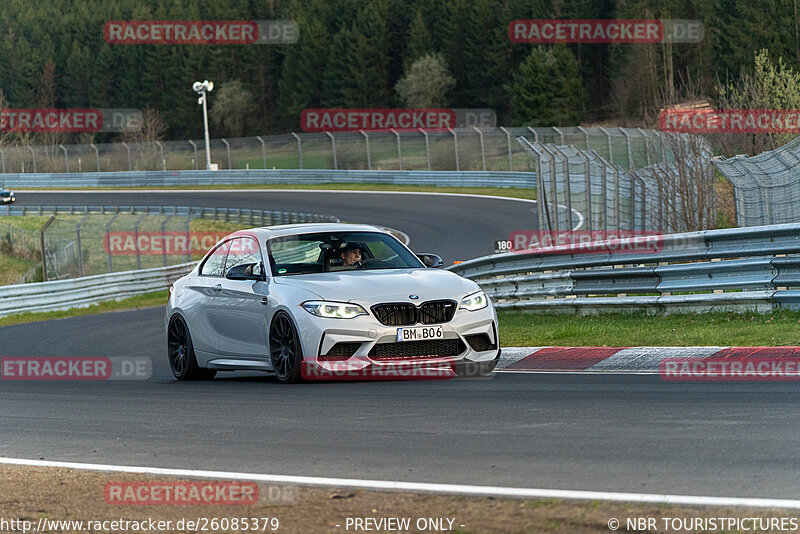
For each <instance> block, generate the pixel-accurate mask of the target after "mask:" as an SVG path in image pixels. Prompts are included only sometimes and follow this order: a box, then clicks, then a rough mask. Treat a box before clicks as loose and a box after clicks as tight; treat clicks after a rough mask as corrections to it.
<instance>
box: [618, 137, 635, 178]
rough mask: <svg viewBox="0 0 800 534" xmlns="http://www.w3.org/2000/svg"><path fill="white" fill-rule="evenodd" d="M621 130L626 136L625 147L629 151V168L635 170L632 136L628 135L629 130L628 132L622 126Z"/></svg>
mask: <svg viewBox="0 0 800 534" xmlns="http://www.w3.org/2000/svg"><path fill="white" fill-rule="evenodd" d="M619 131H620V132H622V135H624V136H625V148H626V149H627V151H628V170H629V171H632V170H633V154H632V153H631V138H630V136H629V135H628V132H626V131H625V129H624V128H620V129H619Z"/></svg>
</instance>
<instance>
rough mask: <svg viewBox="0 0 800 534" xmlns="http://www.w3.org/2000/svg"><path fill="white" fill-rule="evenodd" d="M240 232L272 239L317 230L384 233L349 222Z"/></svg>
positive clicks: (294, 225)
mask: <svg viewBox="0 0 800 534" xmlns="http://www.w3.org/2000/svg"><path fill="white" fill-rule="evenodd" d="M240 231H241V232H246V233H254V234H257V235H259V236H260V237H261V238H262V239H272V238H274V237H285V236H291V235H299V234H312V233H317V232H381V233H386V231H385V230H383V229H382V228H378V227H377V226H371V225H368V224H349V223H305V224H282V225H278V226H262V227H260V228H251V229H249V230H240Z"/></svg>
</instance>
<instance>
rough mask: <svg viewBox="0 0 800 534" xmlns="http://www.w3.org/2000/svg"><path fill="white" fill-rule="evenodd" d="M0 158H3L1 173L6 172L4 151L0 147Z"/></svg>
mask: <svg viewBox="0 0 800 534" xmlns="http://www.w3.org/2000/svg"><path fill="white" fill-rule="evenodd" d="M0 158H2V160H3V174H5V173H6V153H5V152H4V151H3V149H2V148H0Z"/></svg>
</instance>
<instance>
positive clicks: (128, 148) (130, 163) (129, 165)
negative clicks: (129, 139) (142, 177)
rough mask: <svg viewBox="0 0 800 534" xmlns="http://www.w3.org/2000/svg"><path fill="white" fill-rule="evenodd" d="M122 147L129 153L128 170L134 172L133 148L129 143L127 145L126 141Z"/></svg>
mask: <svg viewBox="0 0 800 534" xmlns="http://www.w3.org/2000/svg"><path fill="white" fill-rule="evenodd" d="M122 146H124V147H125V150H126V151H127V152H128V170H129V171H132V170H133V161H132V160H131V147H130V146H128V143H126V142H124V141H123V142H122Z"/></svg>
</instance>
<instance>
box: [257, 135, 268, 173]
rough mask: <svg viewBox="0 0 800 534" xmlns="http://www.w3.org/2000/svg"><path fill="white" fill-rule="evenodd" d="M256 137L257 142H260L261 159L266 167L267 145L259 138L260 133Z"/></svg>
mask: <svg viewBox="0 0 800 534" xmlns="http://www.w3.org/2000/svg"><path fill="white" fill-rule="evenodd" d="M256 139H258V142H259V143H261V159H262V161H263V164H264V168H265V169H266V168H267V145H266V143H264V140H263V139H262V138H261V136H260V135H257V136H256Z"/></svg>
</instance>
